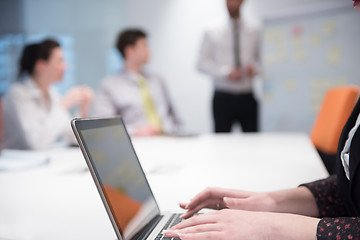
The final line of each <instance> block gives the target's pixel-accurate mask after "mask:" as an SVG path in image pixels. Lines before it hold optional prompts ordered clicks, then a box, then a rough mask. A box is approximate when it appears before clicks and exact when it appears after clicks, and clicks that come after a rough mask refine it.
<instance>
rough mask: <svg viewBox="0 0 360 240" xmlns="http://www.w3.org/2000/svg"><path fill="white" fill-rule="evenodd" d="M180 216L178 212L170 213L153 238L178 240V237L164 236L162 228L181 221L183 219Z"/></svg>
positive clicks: (156, 239)
mask: <svg viewBox="0 0 360 240" xmlns="http://www.w3.org/2000/svg"><path fill="white" fill-rule="evenodd" d="M180 216H181V214H180V213H174V214H172V215H171V217H170V218H169V220H168V221H167V222H166V223H165V225H164V227H163V228H162V229H161V231H160V233H159V234H158V235H157V236H156V238H155V239H154V240H180V238H171V237H166V236H165V235H164V234H162V231H163V230H165V229H168V228H171V227H172V226H174V225H176V224H178V223H179V222H181V221H182V220H183V219H182V218H181V217H180Z"/></svg>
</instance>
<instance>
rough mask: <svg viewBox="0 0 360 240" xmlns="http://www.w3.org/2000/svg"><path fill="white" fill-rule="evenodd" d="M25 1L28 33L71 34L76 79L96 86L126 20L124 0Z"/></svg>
mask: <svg viewBox="0 0 360 240" xmlns="http://www.w3.org/2000/svg"><path fill="white" fill-rule="evenodd" d="M23 1H24V5H23V7H24V27H25V34H26V35H27V36H31V35H46V36H52V35H54V36H57V35H61V36H70V37H72V38H73V39H74V54H75V56H74V64H75V66H74V67H75V68H76V71H75V81H76V83H77V84H89V85H90V86H92V87H93V88H96V87H97V85H98V83H99V81H100V79H101V78H103V77H104V74H106V72H107V58H108V53H109V51H110V49H111V47H112V46H113V45H114V38H115V36H116V34H117V32H118V31H119V29H120V28H121V24H122V22H123V14H122V12H123V10H124V8H123V1H119V0H102V1H98V0H76V1H72V0H61V1H53V0H51V1H49V0H37V1H33V0H23Z"/></svg>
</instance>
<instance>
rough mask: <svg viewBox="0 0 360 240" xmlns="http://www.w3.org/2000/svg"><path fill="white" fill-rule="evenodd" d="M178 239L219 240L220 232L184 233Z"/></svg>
mask: <svg viewBox="0 0 360 240" xmlns="http://www.w3.org/2000/svg"><path fill="white" fill-rule="evenodd" d="M179 237H180V239H182V240H218V239H221V232H217V231H211V232H200V233H184V234H181V235H180V236H179Z"/></svg>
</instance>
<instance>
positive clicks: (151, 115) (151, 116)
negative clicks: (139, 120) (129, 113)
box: [138, 75, 162, 131]
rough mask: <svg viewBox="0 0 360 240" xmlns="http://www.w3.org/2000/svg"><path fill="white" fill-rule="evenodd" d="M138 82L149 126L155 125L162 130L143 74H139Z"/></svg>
mask: <svg viewBox="0 0 360 240" xmlns="http://www.w3.org/2000/svg"><path fill="white" fill-rule="evenodd" d="M138 84H139V87H140V93H141V97H142V100H143V104H144V109H145V113H146V117H147V119H148V121H149V123H150V125H151V126H153V127H156V128H157V129H160V131H162V124H161V120H160V118H159V115H158V114H157V112H156V107H155V104H154V102H153V100H152V98H151V95H150V92H149V89H148V87H147V86H146V80H145V78H144V77H143V76H141V75H140V76H139V80H138Z"/></svg>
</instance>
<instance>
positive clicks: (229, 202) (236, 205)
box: [223, 197, 244, 209]
mask: <svg viewBox="0 0 360 240" xmlns="http://www.w3.org/2000/svg"><path fill="white" fill-rule="evenodd" d="M223 202H224V204H225V206H226V207H228V208H232V209H242V207H243V205H244V204H243V203H244V200H243V199H239V198H230V197H224V199H223Z"/></svg>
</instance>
